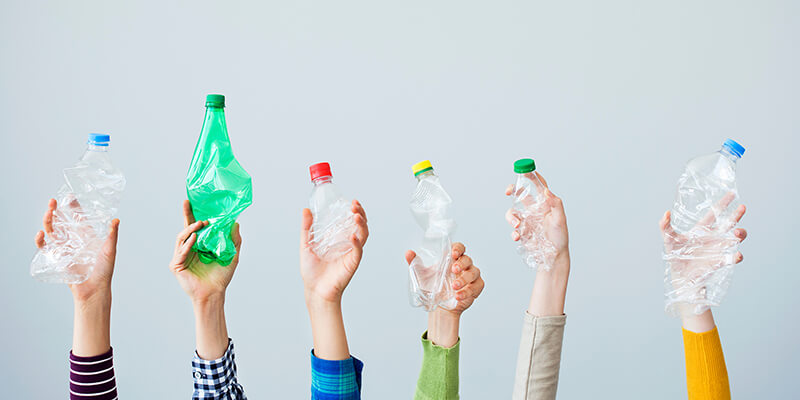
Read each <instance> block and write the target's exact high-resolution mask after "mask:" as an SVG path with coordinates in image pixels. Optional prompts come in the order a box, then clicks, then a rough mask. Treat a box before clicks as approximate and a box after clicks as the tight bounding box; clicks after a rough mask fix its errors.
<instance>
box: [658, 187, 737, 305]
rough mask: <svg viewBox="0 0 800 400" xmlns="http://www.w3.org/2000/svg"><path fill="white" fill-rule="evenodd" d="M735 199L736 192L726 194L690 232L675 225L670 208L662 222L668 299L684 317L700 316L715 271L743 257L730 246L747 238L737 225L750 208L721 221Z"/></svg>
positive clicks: (660, 223) (735, 262) (735, 211)
mask: <svg viewBox="0 0 800 400" xmlns="http://www.w3.org/2000/svg"><path fill="white" fill-rule="evenodd" d="M734 199H735V195H734V194H733V193H729V194H727V195H726V196H724V197H723V198H722V199H721V200H720V201H719V202H718V203H717V204H716V205H714V207H713V208H712V210H710V211H709V212H708V213H707V214H706V215H705V216H704V217H703V218H702V219H701V220H700V221H698V222H697V224H696V225H695V226H694V227H692V228H691V230H689V231H688V232H685V233H681V232H678V231H676V230H675V229H674V228H673V226H672V213H671V211H667V212H665V213H664V216H663V217H662V218H661V220H660V221H659V228H660V229H661V232H662V236H663V240H664V254H665V259H666V260H667V266H668V271H667V272H668V274H667V278H668V279H669V281H668V283H669V284H670V286H671V288H672V291H671V292H668V298H669V299H670V300H671V301H674V304H668V307H669V306H677V314H679V315H680V316H681V317H682V318H683V319H686V318H688V317H692V318H693V317H694V316H696V315H700V313H701V312H704V311H705V309H706V308H707V305H706V304H704V301H705V300H706V294H705V291H706V284H707V281H708V279H709V278H710V277H712V274H713V273H714V272H715V271H717V270H719V269H720V268H722V267H724V266H728V265H734V264H738V263H740V262H741V261H742V260H743V258H744V257H743V256H742V253H741V252H738V251H737V252H736V253H734V254H731V253H730V252H729V251H727V250H728V249H730V248H731V247H732V246H735V245H737V244H738V243H740V242H742V241H743V240H744V239H745V238H747V231H746V230H744V229H741V228H736V229H734V226H735V225H736V224H737V223H738V222H739V221H740V220H741V219H742V217H743V216H744V213H745V211H746V207H745V206H744V205H739V206H738V207H736V209H735V210H733V212H732V214H730V217H726V218H724V219H723V220H721V221H718V219H717V216H719V215H724V214H725V211H726V210H727V209H728V208H729V207H730V205H731V203H732V202H733V200H734Z"/></svg>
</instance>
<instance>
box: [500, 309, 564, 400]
mask: <svg viewBox="0 0 800 400" xmlns="http://www.w3.org/2000/svg"><path fill="white" fill-rule="evenodd" d="M566 322H567V316H566V315H560V316H555V317H535V316H533V315H531V314H529V313H528V312H525V322H524V323H523V325H522V340H521V341H520V343H519V355H518V356H517V374H516V377H515V378H514V394H513V396H512V399H513V400H552V399H555V398H556V389H558V370H559V368H560V367H561V343H562V341H563V339H564V324H566Z"/></svg>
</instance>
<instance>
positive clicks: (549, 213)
mask: <svg viewBox="0 0 800 400" xmlns="http://www.w3.org/2000/svg"><path fill="white" fill-rule="evenodd" d="M533 174H536V176H537V177H538V178H539V179H538V181H540V182H541V184H542V185H543V186H544V188H543V189H544V191H543V192H544V196H545V202H546V203H545V204H546V205H547V206H546V207H545V212H544V216H543V218H542V221H541V224H542V225H543V228H544V233H545V236H546V237H547V239H548V240H549V241H550V242H551V243H553V245H554V246H555V250H556V255H555V259H556V263H558V261H559V259H563V258H565V257H566V258H569V233H568V231H567V216H566V214H565V213H564V203H563V202H562V201H561V199H560V198H559V197H557V196H556V195H555V194H553V192H551V191H550V189H549V188H548V186H547V181H546V180H545V179H544V177H543V176H542V175H541V174H539V173H538V172H533ZM533 182H534V183H537V180H536V179H533ZM515 194H516V188H515V187H514V184H511V185H509V186H508V187H507V188H506V196H513V195H515ZM506 221H508V223H509V224H510V225H511V227H512V228H514V230H513V231H512V232H511V239H512V240H513V241H515V242H516V241H519V240H520V238H521V237H522V235H521V233H520V232H519V229H520V225H521V224H522V220H521V219H520V216H519V215H518V213H517V212H516V211H515V210H514V209H513V208H511V209H509V210H508V211H507V212H506ZM562 264H563V263H562Z"/></svg>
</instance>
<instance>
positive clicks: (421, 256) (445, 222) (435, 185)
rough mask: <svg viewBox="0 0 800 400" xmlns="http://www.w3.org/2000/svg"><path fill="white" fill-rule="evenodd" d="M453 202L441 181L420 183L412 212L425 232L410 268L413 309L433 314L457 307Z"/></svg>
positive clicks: (430, 177) (432, 179)
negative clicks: (453, 268) (451, 211)
mask: <svg viewBox="0 0 800 400" xmlns="http://www.w3.org/2000/svg"><path fill="white" fill-rule="evenodd" d="M452 203H453V199H452V198H451V197H450V195H448V194H447V192H446V191H445V190H444V188H443V187H442V185H441V183H440V182H439V178H438V177H437V176H436V175H433V174H430V175H428V176H425V177H423V178H422V179H420V181H419V182H417V187H416V190H415V191H414V194H413V195H412V197H411V203H410V208H411V212H412V213H413V214H414V217H415V218H416V220H417V223H418V224H419V226H420V227H421V228H422V229H423V231H424V235H423V237H422V244H421V246H420V247H419V248H417V249H416V251H415V252H416V257H414V259H413V260H412V261H411V264H410V265H409V267H408V272H409V280H408V281H409V287H408V293H409V300H410V302H411V305H412V306H414V307H423V308H424V309H425V310H426V311H433V310H434V309H436V307H441V308H443V309H446V310H452V309H453V308H455V307H456V305H457V304H458V300H456V297H455V290H454V289H453V286H452V284H453V279H454V277H453V273H452V272H451V271H450V268H451V266H452V264H453V257H451V252H452V241H451V236H452V234H453V233H454V231H455V229H456V223H455V220H454V219H453V218H452V217H451V215H450V208H451V205H452Z"/></svg>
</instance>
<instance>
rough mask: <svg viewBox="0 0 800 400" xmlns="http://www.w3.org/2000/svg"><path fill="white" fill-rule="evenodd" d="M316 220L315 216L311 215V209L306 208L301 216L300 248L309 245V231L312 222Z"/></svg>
mask: <svg viewBox="0 0 800 400" xmlns="http://www.w3.org/2000/svg"><path fill="white" fill-rule="evenodd" d="M313 222H314V216H313V215H311V210H309V209H307V208H304V209H303V211H302V212H301V217H300V248H301V249H304V248H306V247H308V236H309V233H308V231H309V230H310V229H311V224H312V223H313Z"/></svg>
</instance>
